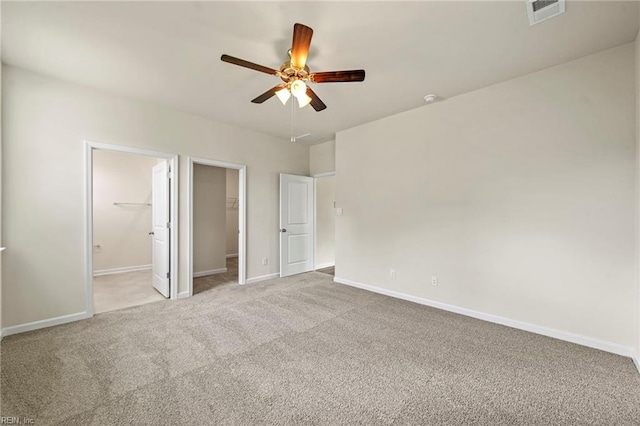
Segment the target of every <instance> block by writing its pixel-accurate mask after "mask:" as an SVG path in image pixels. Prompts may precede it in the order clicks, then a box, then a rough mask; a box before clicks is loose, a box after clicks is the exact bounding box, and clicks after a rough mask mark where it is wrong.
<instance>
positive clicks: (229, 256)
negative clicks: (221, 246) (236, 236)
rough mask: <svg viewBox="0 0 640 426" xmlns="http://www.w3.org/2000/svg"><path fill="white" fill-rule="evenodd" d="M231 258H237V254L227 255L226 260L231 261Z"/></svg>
mask: <svg viewBox="0 0 640 426" xmlns="http://www.w3.org/2000/svg"><path fill="white" fill-rule="evenodd" d="M232 257H238V253H233V254H228V255H227V259H231V258H232Z"/></svg>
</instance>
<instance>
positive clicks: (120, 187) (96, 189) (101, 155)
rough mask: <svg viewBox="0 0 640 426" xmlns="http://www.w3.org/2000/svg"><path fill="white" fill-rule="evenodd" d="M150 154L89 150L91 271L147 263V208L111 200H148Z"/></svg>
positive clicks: (148, 217) (149, 248)
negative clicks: (91, 214)
mask: <svg viewBox="0 0 640 426" xmlns="http://www.w3.org/2000/svg"><path fill="white" fill-rule="evenodd" d="M157 162H158V160H157V159H156V158H153V157H144V156H140V155H132V154H123V153H119V152H110V151H101V150H95V151H94V152H93V244H94V246H100V247H94V249H93V270H94V272H98V273H99V272H100V271H109V270H112V269H118V268H126V267H133V266H149V265H151V237H150V236H149V232H150V231H151V230H152V226H151V207H149V206H138V205H134V206H131V205H114V204H113V203H151V190H152V188H151V170H152V169H153V166H155V165H156V163H157Z"/></svg>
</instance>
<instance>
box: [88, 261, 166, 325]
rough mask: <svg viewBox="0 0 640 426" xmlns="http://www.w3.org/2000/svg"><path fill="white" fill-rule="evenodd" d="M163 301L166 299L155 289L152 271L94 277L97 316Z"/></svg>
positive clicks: (94, 309) (94, 299)
mask: <svg viewBox="0 0 640 426" xmlns="http://www.w3.org/2000/svg"><path fill="white" fill-rule="evenodd" d="M161 300H166V299H165V298H164V296H162V295H161V294H160V293H158V291H157V290H156V289H155V288H153V285H152V280H151V269H148V270H146V271H134V272H124V273H121V274H112V275H101V276H98V277H93V311H94V313H96V314H98V313H101V312H108V311H114V310H116V309H122V308H128V307H131V306H138V305H143V304H145V303H151V302H158V301H161Z"/></svg>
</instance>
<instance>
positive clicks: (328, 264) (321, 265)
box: [315, 262, 336, 271]
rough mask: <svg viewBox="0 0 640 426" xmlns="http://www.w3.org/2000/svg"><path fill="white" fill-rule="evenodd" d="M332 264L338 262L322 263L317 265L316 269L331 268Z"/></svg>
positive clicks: (334, 264)
mask: <svg viewBox="0 0 640 426" xmlns="http://www.w3.org/2000/svg"><path fill="white" fill-rule="evenodd" d="M331 266H336V262H327V263H320V264H319V265H316V268H315V270H316V271H317V270H318V269H324V268H330V267H331Z"/></svg>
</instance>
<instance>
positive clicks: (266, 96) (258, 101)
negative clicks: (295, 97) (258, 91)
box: [251, 84, 284, 104]
mask: <svg viewBox="0 0 640 426" xmlns="http://www.w3.org/2000/svg"><path fill="white" fill-rule="evenodd" d="M283 87H284V86H283V85H282V84H278V85H277V86H275V87H272V88H271V89H269V90H267V91H266V92H264V93H263V94H262V95H260V96H258V97H257V98H255V99H253V100H252V101H251V102H253V103H254V104H261V103H263V102H264V101H266V100H267V99H271V97H273V96H274V95H275V94H276V92H277V91H278V90H280V89H282V88H283Z"/></svg>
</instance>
